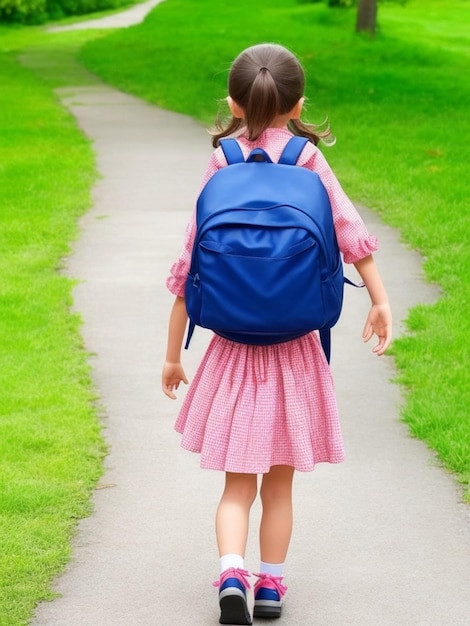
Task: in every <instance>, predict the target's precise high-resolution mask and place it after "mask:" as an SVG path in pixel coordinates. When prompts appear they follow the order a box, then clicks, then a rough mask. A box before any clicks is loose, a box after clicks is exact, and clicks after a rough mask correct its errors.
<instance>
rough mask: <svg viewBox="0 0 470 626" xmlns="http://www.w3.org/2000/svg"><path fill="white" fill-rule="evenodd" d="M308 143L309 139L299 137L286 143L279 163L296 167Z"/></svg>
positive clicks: (292, 138)
mask: <svg viewBox="0 0 470 626" xmlns="http://www.w3.org/2000/svg"><path fill="white" fill-rule="evenodd" d="M307 143H308V139H307V137H298V136H297V135H295V136H294V137H291V138H290V139H289V141H288V142H287V143H286V145H285V147H284V150H283V151H282V154H281V156H280V157H279V161H278V163H281V164H282V165H295V164H296V163H297V161H298V158H299V156H300V154H301V152H302V150H303V149H304V148H305V145H306V144H307Z"/></svg>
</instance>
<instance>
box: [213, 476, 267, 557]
mask: <svg viewBox="0 0 470 626" xmlns="http://www.w3.org/2000/svg"><path fill="white" fill-rule="evenodd" d="M257 491H258V486H257V476H256V474H234V473H231V472H227V473H226V474H225V489H224V492H223V494H222V497H221V499H220V503H219V507H218V509H217V516H216V534H217V545H218V548H219V556H221V557H222V556H224V555H227V554H238V555H240V556H242V557H243V558H244V557H245V549H246V542H247V538H248V526H249V516H250V509H251V505H252V504H253V502H254V500H255V498H256V493H257Z"/></svg>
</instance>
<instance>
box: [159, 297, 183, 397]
mask: <svg viewBox="0 0 470 626" xmlns="http://www.w3.org/2000/svg"><path fill="white" fill-rule="evenodd" d="M187 321H188V315H187V313H186V305H185V302H184V298H182V297H181V296H176V299H175V302H174V304H173V308H172V309H171V313H170V322H169V325H168V344H167V350H166V359H165V363H164V365H163V372H162V389H163V393H164V394H165V395H166V396H168V397H169V398H171V399H172V400H175V399H176V396H175V394H174V391H175V390H176V389H178V387H179V384H180V382H181V381H182V382H183V383H185V384H186V385H187V384H188V379H187V378H186V375H185V373H184V370H183V367H182V365H181V346H182V345H183V338H184V333H185V330H186V322H187Z"/></svg>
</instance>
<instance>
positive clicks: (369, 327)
mask: <svg viewBox="0 0 470 626" xmlns="http://www.w3.org/2000/svg"><path fill="white" fill-rule="evenodd" d="M374 333H375V334H376V335H377V337H378V338H379V342H378V344H377V345H376V346H375V348H373V349H372V352H374V353H375V354H377V356H381V355H382V354H383V353H384V352H385V350H386V349H387V348H388V346H389V345H390V342H391V341H392V312H391V310H390V305H389V304H388V303H387V304H373V305H372V307H371V309H370V311H369V315H368V316H367V320H366V324H365V326H364V330H363V332H362V338H363V340H364V341H365V342H366V341H369V339H370V338H371V337H372V335H373V334H374Z"/></svg>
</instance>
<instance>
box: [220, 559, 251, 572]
mask: <svg viewBox="0 0 470 626" xmlns="http://www.w3.org/2000/svg"><path fill="white" fill-rule="evenodd" d="M230 567H234V568H235V569H245V566H244V559H243V557H242V556H240V555H239V554H224V555H223V556H221V557H220V573H221V574H222V572H225V570H226V569H229V568H230Z"/></svg>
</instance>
